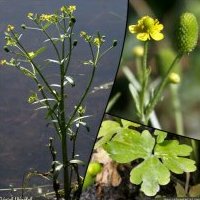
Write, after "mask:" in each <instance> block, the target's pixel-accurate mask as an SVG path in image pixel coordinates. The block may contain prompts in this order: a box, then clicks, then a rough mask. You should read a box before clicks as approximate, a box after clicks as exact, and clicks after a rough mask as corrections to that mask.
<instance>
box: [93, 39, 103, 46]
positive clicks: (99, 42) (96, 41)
mask: <svg viewBox="0 0 200 200" xmlns="http://www.w3.org/2000/svg"><path fill="white" fill-rule="evenodd" d="M103 42H104V40H103V39H102V38H99V37H95V38H94V40H93V44H94V45H96V46H97V47H100V46H101V45H102V44H103Z"/></svg>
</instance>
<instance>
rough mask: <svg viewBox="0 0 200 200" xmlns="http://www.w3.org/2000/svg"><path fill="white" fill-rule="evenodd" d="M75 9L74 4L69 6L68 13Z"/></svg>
mask: <svg viewBox="0 0 200 200" xmlns="http://www.w3.org/2000/svg"><path fill="white" fill-rule="evenodd" d="M75 10H76V6H74V5H73V6H69V11H70V13H73V12H74V11H75Z"/></svg>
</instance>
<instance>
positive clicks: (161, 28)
mask: <svg viewBox="0 0 200 200" xmlns="http://www.w3.org/2000/svg"><path fill="white" fill-rule="evenodd" d="M163 28H164V26H163V25H162V24H155V25H154V30H157V31H162V30H163Z"/></svg>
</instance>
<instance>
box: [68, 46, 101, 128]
mask: <svg viewBox="0 0 200 200" xmlns="http://www.w3.org/2000/svg"><path fill="white" fill-rule="evenodd" d="M89 46H90V50H91V53H92V58H93V69H92V74H91V77H90V80H89V83H88V85H87V87H86V90H85V92H84V93H83V95H82V97H81V99H80V101H79V103H78V105H77V106H76V108H75V109H74V112H73V113H72V115H71V117H70V119H69V120H68V123H67V125H66V128H67V129H68V128H69V127H70V125H71V123H72V120H73V119H74V116H75V115H76V113H77V111H78V109H79V107H80V106H81V105H82V102H83V101H84V99H85V97H86V96H87V94H88V92H89V89H90V87H91V85H92V82H93V79H94V75H95V72H96V68H97V64H98V58H99V48H98V49H97V54H96V58H95V57H94V52H93V49H92V46H91V44H90V43H89Z"/></svg>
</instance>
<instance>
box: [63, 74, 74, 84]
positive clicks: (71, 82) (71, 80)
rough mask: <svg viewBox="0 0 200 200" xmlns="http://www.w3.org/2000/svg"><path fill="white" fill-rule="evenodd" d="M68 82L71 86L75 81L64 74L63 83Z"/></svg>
mask: <svg viewBox="0 0 200 200" xmlns="http://www.w3.org/2000/svg"><path fill="white" fill-rule="evenodd" d="M66 84H70V85H71V86H72V87H74V86H75V82H74V80H73V78H72V77H71V76H65V81H64V85H66Z"/></svg>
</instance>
